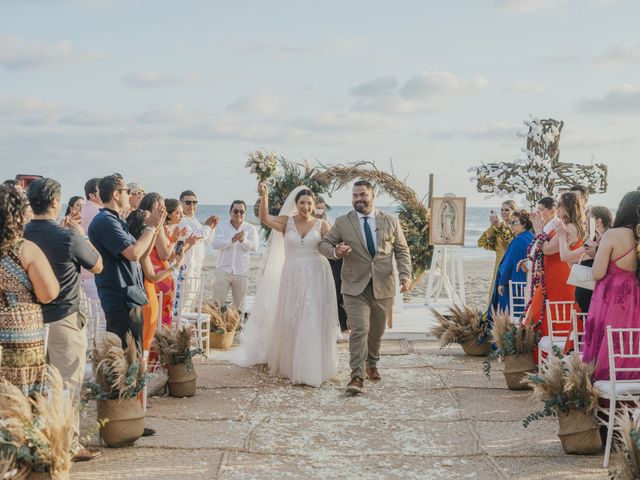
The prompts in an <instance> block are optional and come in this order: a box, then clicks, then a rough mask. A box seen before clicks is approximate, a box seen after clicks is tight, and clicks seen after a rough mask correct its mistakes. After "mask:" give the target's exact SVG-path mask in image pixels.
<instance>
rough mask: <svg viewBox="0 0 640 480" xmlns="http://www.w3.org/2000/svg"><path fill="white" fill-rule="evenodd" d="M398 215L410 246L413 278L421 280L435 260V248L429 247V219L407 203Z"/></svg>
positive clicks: (401, 207) (398, 211) (401, 206)
mask: <svg viewBox="0 0 640 480" xmlns="http://www.w3.org/2000/svg"><path fill="white" fill-rule="evenodd" d="M397 213H398V220H400V225H401V226H402V231H403V232H404V236H405V238H406V239H407V245H409V252H410V254H411V267H412V268H413V278H414V280H415V279H419V278H420V277H421V276H422V275H423V274H424V273H425V272H426V271H427V270H429V268H431V260H432V259H433V246H432V245H429V218H428V217H425V216H424V215H421V214H420V213H421V212H418V211H416V210H415V209H414V208H412V206H411V205H409V204H406V203H401V204H400V206H399V207H398V210H397Z"/></svg>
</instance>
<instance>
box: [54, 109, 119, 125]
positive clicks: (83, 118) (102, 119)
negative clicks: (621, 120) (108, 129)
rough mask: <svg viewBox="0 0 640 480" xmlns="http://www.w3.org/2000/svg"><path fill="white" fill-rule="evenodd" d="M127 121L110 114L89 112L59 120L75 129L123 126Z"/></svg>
mask: <svg viewBox="0 0 640 480" xmlns="http://www.w3.org/2000/svg"><path fill="white" fill-rule="evenodd" d="M125 121H126V119H125V118H124V117H122V116H119V115H114V114H113V113H109V112H100V111H87V112H79V113H75V114H72V115H67V116H65V117H62V118H61V119H60V120H59V123H61V124H63V125H70V126H75V127H104V126H111V125H121V124H122V123H124V122H125Z"/></svg>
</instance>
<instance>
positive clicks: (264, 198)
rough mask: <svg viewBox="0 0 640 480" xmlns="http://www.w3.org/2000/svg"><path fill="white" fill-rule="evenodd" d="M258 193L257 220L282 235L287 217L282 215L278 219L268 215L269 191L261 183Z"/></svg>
mask: <svg viewBox="0 0 640 480" xmlns="http://www.w3.org/2000/svg"><path fill="white" fill-rule="evenodd" d="M258 193H259V194H260V208H259V210H258V218H260V221H261V222H262V224H263V225H266V226H267V227H269V228H271V229H273V230H277V231H278V232H280V233H284V230H285V228H286V227H287V217H286V216H284V215H283V216H278V217H274V216H273V215H269V191H268V190H267V186H266V185H265V184H264V183H262V182H260V183H258Z"/></svg>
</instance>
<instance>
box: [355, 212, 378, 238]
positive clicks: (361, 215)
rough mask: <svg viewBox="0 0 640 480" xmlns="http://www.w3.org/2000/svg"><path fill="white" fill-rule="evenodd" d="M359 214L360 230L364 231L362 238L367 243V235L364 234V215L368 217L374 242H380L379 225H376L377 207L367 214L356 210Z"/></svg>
mask: <svg viewBox="0 0 640 480" xmlns="http://www.w3.org/2000/svg"><path fill="white" fill-rule="evenodd" d="M356 213H357V214H358V222H359V223H360V232H361V233H362V239H363V240H364V242H365V245H366V244H367V236H366V235H365V234H364V217H368V220H367V221H368V222H369V227H370V228H371V235H373V244H374V245H377V244H378V227H377V226H376V209H375V208H374V209H373V210H371V213H370V214H369V215H365V214H364V213H360V212H358V211H356Z"/></svg>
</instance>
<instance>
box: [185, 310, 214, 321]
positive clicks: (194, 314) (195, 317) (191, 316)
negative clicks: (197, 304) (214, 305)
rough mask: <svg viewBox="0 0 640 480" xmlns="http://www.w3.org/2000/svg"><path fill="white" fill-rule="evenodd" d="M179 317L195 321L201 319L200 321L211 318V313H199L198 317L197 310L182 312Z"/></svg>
mask: <svg viewBox="0 0 640 480" xmlns="http://www.w3.org/2000/svg"><path fill="white" fill-rule="evenodd" d="M181 318H184V319H185V320H189V321H190V322H196V321H198V320H201V321H205V320H211V315H209V314H207V313H201V314H200V317H198V313H197V312H184V313H183V314H182V316H181Z"/></svg>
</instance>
